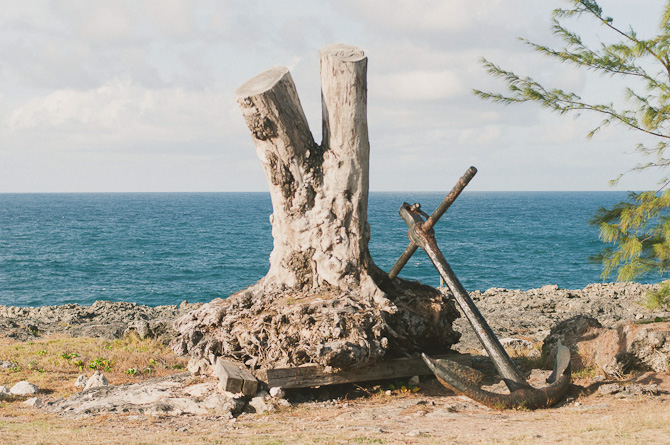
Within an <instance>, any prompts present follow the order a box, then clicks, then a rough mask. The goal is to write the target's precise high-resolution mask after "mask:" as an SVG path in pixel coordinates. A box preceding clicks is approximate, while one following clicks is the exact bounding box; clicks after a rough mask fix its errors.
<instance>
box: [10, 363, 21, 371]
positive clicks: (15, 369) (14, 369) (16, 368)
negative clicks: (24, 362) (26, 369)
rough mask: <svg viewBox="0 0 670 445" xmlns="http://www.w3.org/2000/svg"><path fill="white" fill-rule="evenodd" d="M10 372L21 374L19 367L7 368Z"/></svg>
mask: <svg viewBox="0 0 670 445" xmlns="http://www.w3.org/2000/svg"><path fill="white" fill-rule="evenodd" d="M9 370H10V371H11V372H21V367H20V366H18V365H17V366H14V367H13V368H9Z"/></svg>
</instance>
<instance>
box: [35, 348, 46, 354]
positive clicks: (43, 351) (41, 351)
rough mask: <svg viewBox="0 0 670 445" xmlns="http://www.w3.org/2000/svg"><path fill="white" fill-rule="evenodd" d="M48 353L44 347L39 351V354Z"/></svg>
mask: <svg viewBox="0 0 670 445" xmlns="http://www.w3.org/2000/svg"><path fill="white" fill-rule="evenodd" d="M46 353H47V351H45V350H44V349H42V350H40V351H37V355H45V354H46Z"/></svg>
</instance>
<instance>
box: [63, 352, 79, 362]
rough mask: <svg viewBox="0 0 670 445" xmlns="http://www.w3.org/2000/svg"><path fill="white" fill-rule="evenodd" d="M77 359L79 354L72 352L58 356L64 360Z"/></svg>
mask: <svg viewBox="0 0 670 445" xmlns="http://www.w3.org/2000/svg"><path fill="white" fill-rule="evenodd" d="M77 357H79V354H77V353H76V352H73V353H72V354H68V353H67V352H63V353H62V354H61V355H60V358H64V359H65V360H71V359H73V358H77Z"/></svg>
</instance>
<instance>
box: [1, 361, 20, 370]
mask: <svg viewBox="0 0 670 445" xmlns="http://www.w3.org/2000/svg"><path fill="white" fill-rule="evenodd" d="M16 366H17V364H16V363H14V362H11V361H9V360H0V369H11V368H14V367H16Z"/></svg>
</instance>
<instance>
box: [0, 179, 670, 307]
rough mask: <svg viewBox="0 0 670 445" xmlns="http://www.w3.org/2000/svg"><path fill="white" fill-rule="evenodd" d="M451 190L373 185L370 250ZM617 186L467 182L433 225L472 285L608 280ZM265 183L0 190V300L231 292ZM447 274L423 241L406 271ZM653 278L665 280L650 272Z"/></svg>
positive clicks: (239, 283) (259, 242)
mask: <svg viewBox="0 0 670 445" xmlns="http://www.w3.org/2000/svg"><path fill="white" fill-rule="evenodd" d="M444 195H445V194H444V193H415V192H410V193H397V192H393V193H374V192H373V193H371V194H370V200H369V210H368V220H369V222H370V226H371V229H372V239H371V241H370V252H371V255H372V257H373V260H374V261H375V263H376V264H377V265H378V266H380V267H381V268H382V269H384V270H389V269H390V268H391V266H392V265H393V264H394V263H395V261H396V259H397V258H398V256H399V255H400V254H401V253H402V252H403V250H404V249H405V247H406V246H407V244H408V238H407V228H406V226H405V224H404V223H403V221H402V220H401V219H400V217H399V216H398V208H399V207H400V205H401V204H402V202H403V201H407V202H409V203H414V202H419V203H421V205H422V208H423V209H424V211H426V212H427V213H431V212H432V210H433V209H434V208H435V207H436V206H437V204H439V202H440V201H441V200H442V199H443V198H444ZM625 197H626V195H625V193H619V192H467V191H466V192H464V193H463V194H462V195H461V197H459V198H458V200H457V201H456V202H455V203H454V205H453V206H452V207H451V208H450V209H449V211H448V212H447V213H446V214H445V215H444V217H443V218H442V220H440V222H439V224H438V225H437V226H436V237H437V240H438V244H439V245H440V247H441V249H442V251H443V253H444V255H445V257H446V258H447V260H448V261H449V262H450V264H451V266H452V268H453V269H454V271H455V272H456V273H457V275H458V276H459V278H460V279H461V281H462V282H463V284H464V286H465V288H466V289H468V290H485V289H488V288H490V287H505V288H512V289H524V290H525V289H530V288H536V287H540V286H543V285H545V284H557V285H559V286H560V287H563V288H581V287H583V286H585V285H586V284H588V283H591V282H598V281H601V279H600V268H599V267H598V266H597V265H594V264H590V263H589V262H588V257H589V256H590V255H593V254H596V253H597V252H599V251H600V249H601V248H602V247H603V244H602V243H601V242H600V241H599V240H598V234H597V231H596V229H594V228H593V227H590V226H589V225H588V224H587V221H588V219H589V218H590V216H591V215H592V214H593V212H594V211H595V210H596V209H597V208H598V207H600V206H608V205H611V204H613V203H616V202H618V201H621V200H622V199H625ZM270 213H272V210H271V203H270V196H269V194H268V193H129V194H122V193H118V194H117V193H108V194H0V304H2V305H14V306H40V305H54V304H65V303H79V304H84V305H89V304H92V303H93V302H94V301H96V300H110V301H131V302H137V303H140V304H147V305H152V306H153V305H161V304H178V303H179V302H181V301H183V300H188V301H190V302H197V301H200V302H205V301H209V300H211V299H213V298H216V297H227V296H228V295H230V294H231V293H233V292H235V291H237V290H240V289H242V288H245V287H247V286H249V285H251V284H253V283H255V282H256V281H257V280H258V279H260V278H261V277H262V276H263V275H265V273H266V272H267V270H268V268H269V262H268V257H269V254H270V251H271V250H272V236H271V226H270V223H269V215H270ZM401 276H402V277H404V278H409V279H414V280H419V281H422V282H424V283H427V284H430V285H438V284H439V276H438V275H437V273H436V271H435V269H434V268H433V266H432V265H431V264H430V261H429V260H428V258H427V257H426V255H425V253H423V252H421V251H420V250H419V251H418V252H417V253H415V255H414V257H413V258H412V259H411V260H410V262H409V263H408V264H407V266H405V269H403V271H402V272H401ZM652 281H657V280H652Z"/></svg>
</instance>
